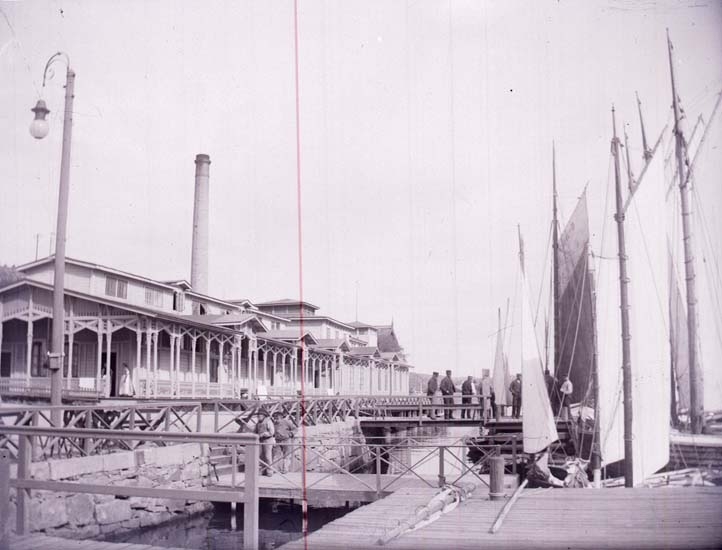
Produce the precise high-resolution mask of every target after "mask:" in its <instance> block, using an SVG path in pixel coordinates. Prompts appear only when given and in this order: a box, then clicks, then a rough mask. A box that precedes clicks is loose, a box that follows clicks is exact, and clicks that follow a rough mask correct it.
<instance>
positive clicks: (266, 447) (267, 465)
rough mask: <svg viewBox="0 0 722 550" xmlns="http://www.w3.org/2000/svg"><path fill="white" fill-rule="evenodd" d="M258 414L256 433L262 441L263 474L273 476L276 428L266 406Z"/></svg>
mask: <svg viewBox="0 0 722 550" xmlns="http://www.w3.org/2000/svg"><path fill="white" fill-rule="evenodd" d="M257 416H258V422H257V423H256V433H257V434H258V439H259V441H260V443H261V453H260V454H261V457H260V458H261V475H264V476H268V477H271V476H272V475H273V471H272V470H271V463H272V462H273V446H274V445H275V444H276V440H275V439H274V437H273V436H274V435H275V433H276V429H275V427H274V426H273V421H272V420H271V418H270V417H269V416H268V411H267V410H266V409H265V408H264V407H261V408H260V409H259V410H258V413H257Z"/></svg>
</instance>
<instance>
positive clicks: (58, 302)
mask: <svg viewBox="0 0 722 550" xmlns="http://www.w3.org/2000/svg"><path fill="white" fill-rule="evenodd" d="M60 60H64V61H65V65H66V67H67V71H66V80H65V116H64V118H63V148H62V153H61V156H60V187H59V190H58V222H57V228H56V230H55V279H54V282H53V333H52V340H51V342H50V351H49V352H48V358H49V363H50V404H51V405H61V404H62V380H63V371H62V368H63V356H64V355H65V304H64V292H63V287H64V286H65V228H66V226H67V222H68V191H69V180H68V177H69V174H70V137H71V134H72V129H73V97H74V95H73V89H74V86H75V73H74V72H73V70H72V69H71V68H70V58H69V57H68V55H67V54H65V53H62V52H58V53H56V54H54V55H53V56H52V57H51V58H50V59H48V62H47V63H46V64H45V71H44V72H43V89H45V80H46V78H47V76H48V69H50V66H51V65H52V64H53V63H55V62H56V61H60ZM31 111H32V112H33V113H35V119H34V120H33V121H32V123H31V124H30V135H32V136H33V137H34V138H35V139H43V138H44V137H45V136H47V135H48V130H49V128H48V122H47V120H45V117H46V116H47V114H48V113H49V112H50V111H49V110H48V108H47V106H46V105H45V101H43V100H42V99H39V100H38V103H37V104H36V105H35V107H34V108H33V109H31ZM61 416H62V415H61V410H60V409H53V412H52V416H51V420H52V423H53V424H54V425H55V426H60V422H61Z"/></svg>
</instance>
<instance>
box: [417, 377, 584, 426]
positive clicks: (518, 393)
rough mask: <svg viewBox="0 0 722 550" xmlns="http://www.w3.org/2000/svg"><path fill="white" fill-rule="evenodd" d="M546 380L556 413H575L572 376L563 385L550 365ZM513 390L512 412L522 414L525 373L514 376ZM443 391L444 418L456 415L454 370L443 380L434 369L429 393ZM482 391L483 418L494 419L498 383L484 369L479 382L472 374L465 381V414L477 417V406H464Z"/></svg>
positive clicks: (433, 411) (433, 414)
mask: <svg viewBox="0 0 722 550" xmlns="http://www.w3.org/2000/svg"><path fill="white" fill-rule="evenodd" d="M544 381H545V383H546V386H547V392H548V394H549V400H550V403H551V404H552V410H553V412H554V414H555V415H559V414H561V418H562V419H564V420H566V419H567V418H568V417H570V416H571V411H570V404H571V396H572V392H573V391H574V387H573V385H572V382H571V380H569V377H568V376H564V377H563V378H562V383H561V385H559V384H558V382H557V379H556V378H555V377H554V376H552V375H551V374H550V373H549V369H546V370H545V371H544ZM509 392H510V393H511V416H512V418H516V419H518V418H521V399H522V383H521V374H517V375H516V377H515V378H514V380H512V381H511V384H509ZM439 393H440V394H441V396H442V397H443V403H444V419H447V420H448V419H453V418H454V411H453V409H452V408H451V406H453V405H454V393H456V386H455V385H454V381H453V380H452V379H451V371H450V370H447V371H446V376H445V377H444V378H442V379H441V381H439V373H438V372H434V373H433V374H432V376H431V378H430V379H429V381H428V383H427V384H426V395H427V396H429V397H431V398H432V399H433V398H434V396H437V395H438V394H439ZM474 395H478V396H479V399H480V402H481V404H482V414H481V418H482V420H483V421H487V420H490V419H491V417H492V416H493V414H494V411H495V410H496V399H495V397H496V396H495V395H494V387H493V384H492V381H491V378H490V377H489V371H487V370H485V371H484V376H483V378H482V379H481V381H480V382H479V383H478V384H475V383H474V378H473V377H472V376H468V377H467V379H466V380H465V381H464V383H463V384H462V385H461V404H462V409H461V418H462V419H464V418H468V419H473V418H475V415H476V410H475V409H470V408H468V407H463V405H470V404H471V403H472V402H473V400H474V398H473V396H474ZM430 416H431V417H432V418H436V410H434V409H432V411H431V413H430Z"/></svg>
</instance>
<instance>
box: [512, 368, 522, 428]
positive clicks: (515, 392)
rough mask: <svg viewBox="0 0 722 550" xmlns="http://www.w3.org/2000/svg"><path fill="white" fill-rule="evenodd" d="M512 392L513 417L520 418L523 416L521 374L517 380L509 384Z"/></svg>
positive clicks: (517, 376)
mask: <svg viewBox="0 0 722 550" xmlns="http://www.w3.org/2000/svg"><path fill="white" fill-rule="evenodd" d="M509 391H510V392H511V416H512V418H519V417H520V416H521V374H517V375H516V378H514V380H512V381H511V384H509Z"/></svg>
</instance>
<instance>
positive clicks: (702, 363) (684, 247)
mask: <svg viewBox="0 0 722 550" xmlns="http://www.w3.org/2000/svg"><path fill="white" fill-rule="evenodd" d="M667 47H668V53H669V69H670V81H671V85H672V108H673V112H674V133H673V150H671V151H670V154H669V155H668V157H667V161H668V163H667V166H666V167H667V168H668V169H669V170H668V179H669V180H670V185H669V188H668V193H667V204H668V207H669V208H668V212H669V213H670V214H671V216H672V217H671V222H670V223H669V228H670V229H669V232H668V247H669V287H670V301H669V319H670V342H671V356H670V359H671V370H672V375H673V381H674V383H673V385H672V391H673V398H674V399H673V401H672V409H671V413H672V418H673V421H674V427H675V428H676V430H675V431H673V432H672V435H671V446H672V454H673V460H672V462H673V464H674V465H675V466H688V465H692V466H714V467H717V468H721V467H722V437H720V434H722V413H721V412H720V411H719V410H718V411H714V409H715V408H720V407H722V400H721V397H722V373H721V371H720V368H719V365H720V361H721V360H722V308H721V306H722V300H721V295H722V284H721V280H722V278H721V276H720V271H719V265H718V263H717V261H718V258H719V250H720V243H719V241H717V242H715V240H714V238H715V237H717V234H714V235H713V234H711V232H710V230H709V227H708V225H707V220H710V219H712V220H715V219H719V218H718V216H719V215H720V212H719V211H717V212H714V211H713V212H712V217H711V218H710V216H709V209H710V208H711V209H714V207H715V206H717V207H719V206H720V205H719V200H718V201H717V204H716V205H715V201H714V199H712V200H709V196H708V197H704V193H707V194H708V195H709V193H710V192H712V193H714V191H715V189H718V182H717V176H718V171H717V170H715V169H712V170H710V171H709V172H707V173H705V170H704V165H700V163H699V160H700V153H702V157H704V153H705V152H706V151H710V150H714V147H715V145H716V146H719V141H720V137H721V136H720V135H719V133H718V134H717V136H716V138H717V141H716V142H713V145H712V148H711V149H710V148H707V147H708V145H709V143H708V138H709V137H710V133H711V131H713V130H714V129H715V128H716V129H717V130H718V132H719V127H718V126H717V127H716V126H715V125H714V121H715V117H716V115H717V113H718V111H719V108H720V103H721V102H722V92H720V93H719V94H718V96H717V99H716V101H715V104H714V107H713V109H712V112H711V115H710V116H709V117H708V119H707V121H706V122H705V121H704V119H703V118H702V117H701V116H700V117H699V118H698V119H697V124H695V126H694V128H693V129H692V131H691V133H688V132H687V128H686V115H685V113H684V110H683V108H682V104H681V99H680V96H679V94H678V92H677V87H676V85H677V82H676V78H675V63H674V56H673V52H674V47H673V45H672V41H671V39H670V38H669V34H668V36H667ZM700 127H703V128H704V130H703V131H701V132H699V131H698V130H699V128H700ZM695 138H698V139H697V140H696V139H695ZM706 148H707V149H706ZM670 149H671V148H670ZM718 159H719V157H718ZM717 168H719V167H717ZM710 180H711V181H710ZM705 184H706V187H705ZM675 188H677V189H678V190H679V193H676V192H675V191H676V189H675ZM718 198H719V197H718ZM705 199H706V200H705ZM706 210H707V212H706V213H705V211H706ZM682 280H684V290H682V286H683V285H682V284H681V281H682ZM705 404H707V405H708V406H707V407H705Z"/></svg>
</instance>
